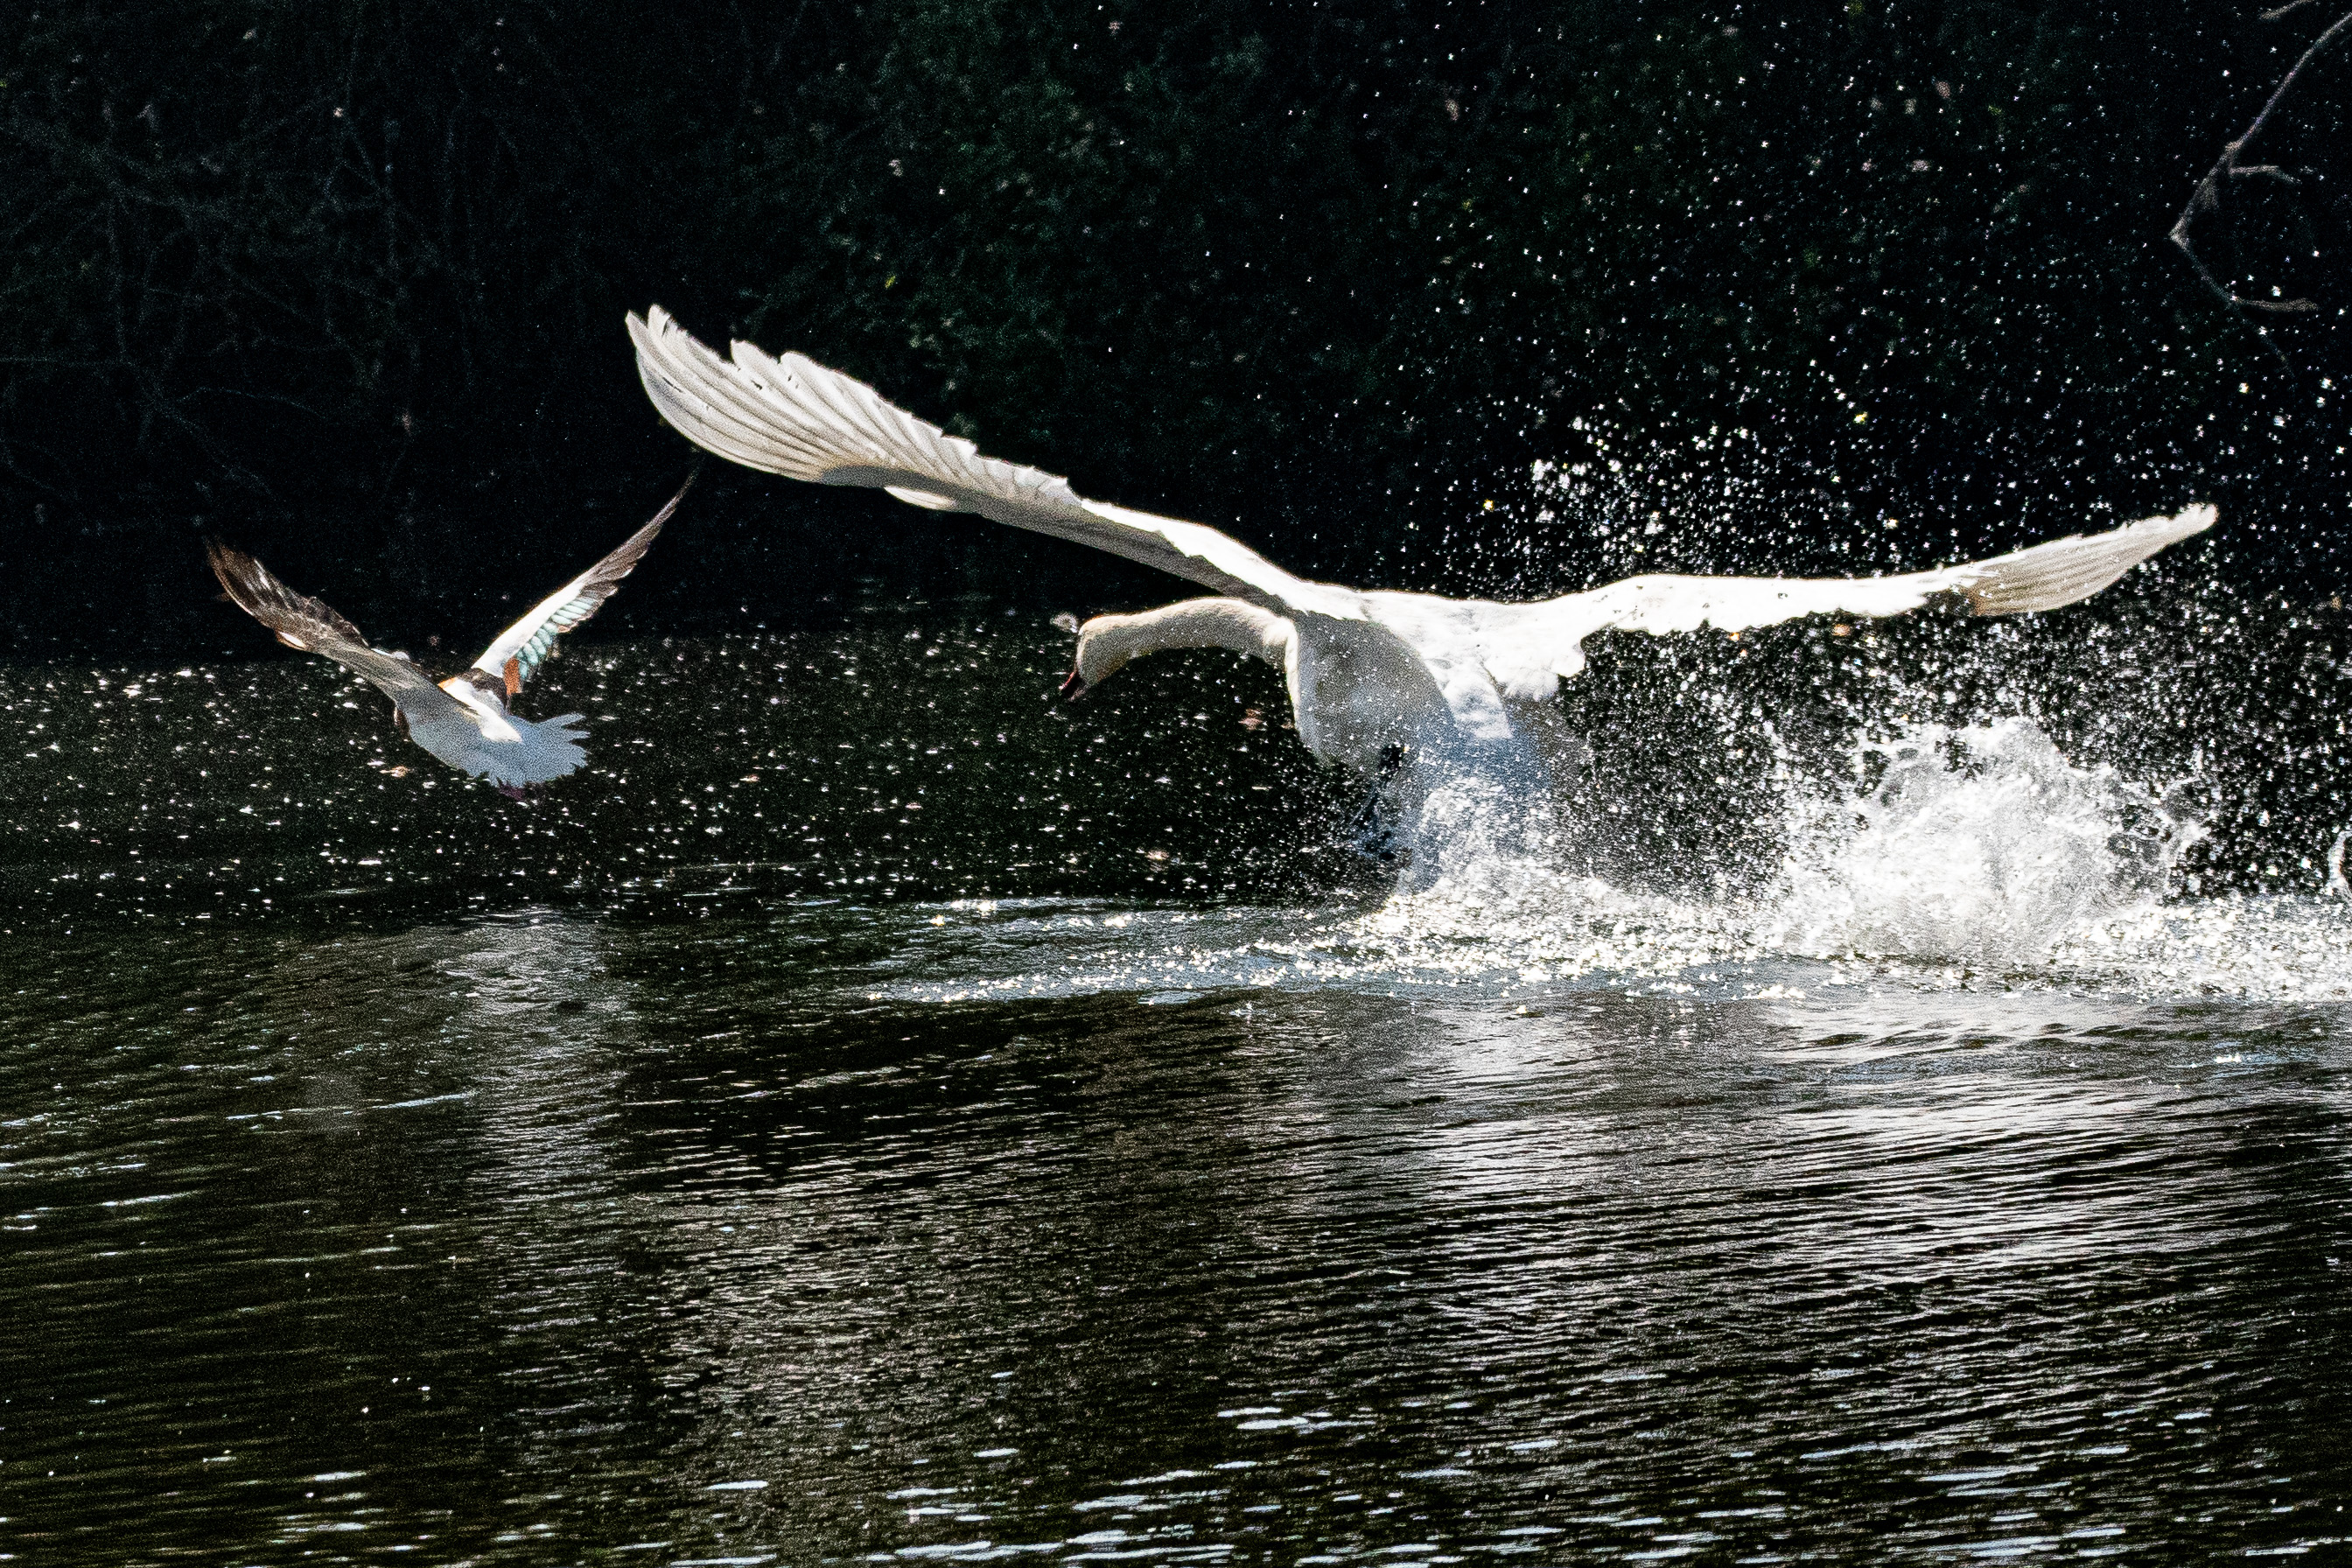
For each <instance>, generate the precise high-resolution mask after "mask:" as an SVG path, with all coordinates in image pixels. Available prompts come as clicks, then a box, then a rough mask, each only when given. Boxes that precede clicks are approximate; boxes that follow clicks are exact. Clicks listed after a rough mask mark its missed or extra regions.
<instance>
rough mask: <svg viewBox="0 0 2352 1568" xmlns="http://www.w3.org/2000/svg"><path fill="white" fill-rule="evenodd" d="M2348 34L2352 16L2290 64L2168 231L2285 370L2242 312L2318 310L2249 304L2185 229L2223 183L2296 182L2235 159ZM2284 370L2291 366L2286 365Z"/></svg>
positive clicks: (2306, 304)
mask: <svg viewBox="0 0 2352 1568" xmlns="http://www.w3.org/2000/svg"><path fill="white" fill-rule="evenodd" d="M2307 3H2308V0H2288V3H2287V4H2286V5H2282V6H2280V7H2279V8H2278V9H2276V10H2274V11H2265V12H2264V13H2263V21H2265V22H2275V21H2277V20H2278V19H2279V18H2280V17H2282V16H2285V15H2287V13H2289V12H2291V11H2294V10H2295V9H2297V8H2298V7H2300V6H2302V5H2305V4H2307ZM2347 32H2352V11H2347V12H2346V13H2344V15H2342V16H2338V17H2337V18H2336V20H2335V22H2334V24H2333V25H2331V26H2329V27H2328V29H2327V30H2326V32H2324V33H2322V34H2320V35H2319V37H2316V38H2314V39H2313V40H2312V41H2311V47H2309V48H2306V49H2305V50H2304V51H2303V57H2302V58H2300V59H2298V60H2296V61H2295V62H2294V66H2293V68H2290V69H2289V70H2288V71H2287V73H2286V75H2284V76H2283V77H2281V78H2280V79H2279V84H2278V86H2276V87H2274V88H2273V89H2271V95H2270V97H2269V98H2268V99H2266V100H2263V107H2262V111H2261V112H2260V113H2258V114H2256V115H2255V116H2254V122H2253V123H2252V125H2249V126H2247V127H2246V132H2245V134H2244V135H2242V136H2241V137H2239V138H2238V139H2237V140H2236V141H2234V142H2231V143H2230V144H2229V145H2228V146H2226V147H2224V148H2222V149H2221V157H2220V158H2219V159H2217V160H2216V161H2215V162H2214V164H2213V166H2212V167H2211V168H2210V169H2208V170H2207V171H2206V172H2205V177H2204V178H2203V179H2201V180H2200V181H2198V182H2197V188H2196V189H2195V190H2194V191H2191V192H2190V193H2189V205H2187V206H2185V207H2182V208H2181V209H2180V217H2179V220H2178V221H2177V222H2175V223H2174V224H2173V226H2172V235H2171V238H2172V243H2173V244H2175V245H2177V246H2179V247H2180V253H2181V254H2182V255H2183V256H2185V257H2187V258H2189V266H2190V267H2192V268H2195V269H2196V271H2197V276H2198V277H2199V278H2200V279H2203V281H2204V284H2205V287H2207V288H2208V289H2211V290H2213V292H2214V294H2215V296H2216V297H2218V298H2219V299H2220V300H2221V302H2222V304H2224V305H2226V306H2228V307H2229V310H2230V313H2231V315H2233V316H2235V317H2237V318H2238V320H2239V321H2242V322H2244V323H2245V324H2246V325H2247V326H2249V327H2251V328H2252V329H2253V331H2254V335H2255V336H2256V337H2258V338H2260V339H2262V341H2263V347H2264V348H2266V349H2268V350H2270V352H2271V353H2272V355H2273V357H2274V358H2275V359H2277V361H2278V362H2279V363H2280V364H2281V365H2282V366H2287V357H2286V354H2285V353H2284V351H2282V350H2281V349H2280V348H2279V346H2278V344H2277V343H2276V342H2273V341H2272V338H2271V334H2270V329H2268V328H2267V327H2265V326H2263V324H2262V323H2261V322H2260V321H2252V320H2251V319H2249V318H2248V317H2247V315H2246V312H2247V311H2249V310H2259V311H2263V312H2265V313H2268V314H2273V315H2302V314H2304V313H2305V312H2306V311H2311V310H2317V309H2318V308H2319V307H2318V306H2317V305H2315V304H2314V303H2313V302H2312V301H2311V300H2250V299H2248V298H2246V297H2245V296H2244V295H2242V294H2240V293H2239V292H2238V291H2237V290H2235V289H2231V288H2229V287H2227V286H2225V285H2224V284H2223V283H2222V282H2221V279H2218V278H2216V277H2214V276H2213V272H2212V269H2211V268H2209V267H2207V266H2206V265H2205V262H2204V259H2203V258H2201V257H2200V256H2199V255H2198V254H2197V247H2196V246H2195V245H2194V244H2193V243H2192V242H2191V240H2190V238H2189V226H2190V225H2191V224H2192V223H2194V222H2195V221H2196V218H2197V215H2198V214H2200V213H2205V212H2218V211H2220V210H2221V186H2222V182H2223V181H2225V180H2230V179H2234V178H2239V177H2245V176H2251V177H2255V178H2262V177H2269V178H2273V179H2279V180H2284V181H2285V182H2286V183H2287V184H2297V183H2298V182H2297V181H2296V180H2295V179H2294V176H2292V175H2290V174H2286V173H2285V172H2284V170H2282V169H2281V168H2280V167H2279V166H2278V165H2277V164H2275V163H2248V164H2241V163H2239V162H2238V154H2239V153H2242V152H2244V151H2245V150H2246V147H2247V146H2248V144H2249V143H2251V142H2252V141H2253V139H2254V138H2255V137H2256V136H2259V135H2261V134H2262V131H2263V126H2265V125H2267V124H2268V123H2270V118H2271V110H2274V109H2276V108H2277V107H2278V106H2279V104H2280V102H2281V100H2284V98H2285V97H2286V95H2287V93H2288V92H2289V91H2290V90H2292V89H2293V88H2294V83H2295V79H2296V78H2298V77H2300V76H2301V75H2303V68H2304V67H2305V66H2307V65H2309V64H2310V63H2311V62H2312V61H2313V60H2315V59H2316V58H2318V57H2319V55H2320V54H2321V52H2322V51H2324V50H2325V49H2326V47H2328V46H2329V45H2330V44H2333V43H2334V42H2336V39H2337V38H2339V37H2343V36H2344V35H2345V34H2346V33H2347ZM2287 368H2290V369H2291V368H2293V367H2292V366H2287Z"/></svg>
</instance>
